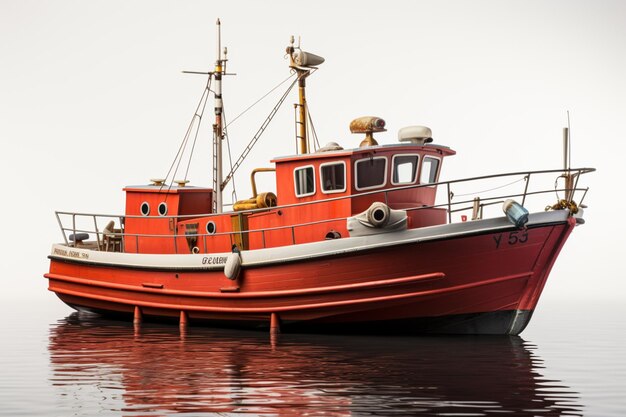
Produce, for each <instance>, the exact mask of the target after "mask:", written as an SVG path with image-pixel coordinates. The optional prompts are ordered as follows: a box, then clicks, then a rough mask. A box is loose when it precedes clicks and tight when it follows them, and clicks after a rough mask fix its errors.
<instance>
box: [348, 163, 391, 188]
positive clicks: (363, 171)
mask: <svg viewBox="0 0 626 417" xmlns="http://www.w3.org/2000/svg"><path fill="white" fill-rule="evenodd" d="M355 173H356V189H357V190H368V189H370V188H378V187H382V186H383V185H385V182H387V158H385V157H384V156H378V157H375V158H365V159H360V160H358V161H356V163H355Z"/></svg>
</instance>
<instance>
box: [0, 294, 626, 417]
mask: <svg viewBox="0 0 626 417" xmlns="http://www.w3.org/2000/svg"><path fill="white" fill-rule="evenodd" d="M46 306H47V304H45V305H44V306H33V308H32V309H31V310H30V311H31V312H33V313H36V312H38V311H39V312H41V313H43V314H30V315H22V316H19V315H14V316H13V318H12V319H9V320H7V321H5V326H6V327H7V328H8V329H7V330H5V331H4V333H5V334H8V335H10V336H11V337H8V338H6V339H5V341H4V342H3V343H2V346H3V349H2V350H3V355H2V359H1V362H2V363H1V365H2V377H1V378H0V401H1V404H3V407H2V410H0V415H6V416H9V415H10V416H15V415H59V416H68V415H77V416H83V415H84V416H90V415H98V416H100V415H126V416H167V415H174V414H180V413H186V414H187V415H194V416H204V415H220V416H222V415H223V416H235V415H262V416H281V415H311V416H313V415H337V416H344V415H345V416H348V415H351V416H360V415H396V416H405V415H443V416H453V415H454V416H483V415H515V416H572V415H573V416H576V415H579V416H580V415H593V416H595V415H607V416H609V415H614V416H618V415H623V414H624V413H625V412H626V404H625V403H624V400H623V399H622V395H623V393H624V392H625V391H624V389H625V388H626V384H625V381H626V366H625V364H626V360H625V359H624V358H623V357H622V355H621V352H623V351H624V347H623V346H624V341H625V340H624V339H625V338H624V333H623V331H622V333H621V334H619V333H616V331H617V330H620V328H621V330H623V324H622V321H621V320H619V319H618V318H615V317H616V316H611V317H613V319H611V318H610V317H609V318H606V319H605V320H604V321H603V322H597V321H596V322H594V321H593V320H587V321H584V322H581V321H580V320H576V319H575V317H573V316H572V314H568V315H564V312H565V311H566V310H565V309H563V308H557V307H555V308H554V309H553V310H554V311H551V310H545V311H543V312H542V311H538V312H537V314H536V316H535V317H534V318H533V321H531V326H530V327H529V329H528V330H527V331H526V332H525V333H523V336H522V337H493V336H480V337H478V336H470V337H468V336H462V337H457V336H447V337H433V336H430V337H367V336H350V337H343V336H325V335H297V334H282V335H279V336H278V337H277V338H272V337H270V335H269V334H266V333H264V332H251V331H233V330H224V329H209V328H200V327H189V328H188V329H187V330H186V331H183V332H181V331H180V330H179V328H178V327H177V326H171V325H157V324H149V323H144V324H143V325H141V326H139V327H136V326H133V325H132V324H131V323H124V322H119V321H110V320H104V319H102V318H101V317H98V316H94V315H89V314H84V313H81V314H79V313H70V312H69V311H68V310H63V309H60V308H58V307H54V308H52V307H50V306H48V307H46ZM605 310H606V308H605ZM51 311H54V314H57V316H56V317H55V316H54V314H46V313H50V312H51ZM58 313H61V314H58ZM570 313H571V311H570ZM559 314H560V316H559ZM597 315H598V317H599V316H600V313H599V312H597ZM5 317H7V316H6V315H5ZM581 317H582V315H581ZM585 317H586V316H585ZM536 322H537V325H536V326H534V325H535V323H536ZM593 324H595V327H594V326H593ZM533 326H534V327H533ZM584 327H587V328H588V331H586V332H585V331H582V330H583V328H584ZM611 333H612V334H611Z"/></svg>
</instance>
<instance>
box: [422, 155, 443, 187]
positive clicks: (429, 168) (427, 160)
mask: <svg viewBox="0 0 626 417" xmlns="http://www.w3.org/2000/svg"><path fill="white" fill-rule="evenodd" d="M438 171H439V159H437V158H433V157H430V156H426V157H424V161H423V162H422V176H421V183H422V184H433V183H435V182H437V172H438Z"/></svg>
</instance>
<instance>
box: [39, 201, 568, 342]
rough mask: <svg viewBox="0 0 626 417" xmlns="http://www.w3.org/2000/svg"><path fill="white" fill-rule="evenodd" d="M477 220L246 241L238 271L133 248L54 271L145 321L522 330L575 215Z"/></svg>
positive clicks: (71, 297)
mask: <svg viewBox="0 0 626 417" xmlns="http://www.w3.org/2000/svg"><path fill="white" fill-rule="evenodd" d="M531 218H532V217H531ZM471 223H474V224H473V225H470V224H469V222H468V225H467V226H466V227H465V228H462V227H461V228H459V226H455V227H457V228H456V229H451V228H450V227H448V226H452V225H446V226H440V227H438V228H425V229H430V230H421V231H415V232H413V231H410V232H406V233H400V234H395V233H389V234H387V235H386V236H376V237H365V238H362V239H360V240H355V241H354V242H352V243H351V242H346V241H348V239H340V240H343V241H344V242H337V243H334V242H329V243H324V242H321V243H320V244H308V246H307V245H298V246H299V247H298V248H285V249H284V250H282V252H281V251H280V248H277V249H272V250H271V251H270V250H268V251H266V252H262V251H255V252H260V253H257V254H246V253H245V252H244V253H242V258H243V260H244V262H243V265H242V266H243V269H242V273H241V276H240V277H239V278H238V279H237V280H236V281H230V280H228V279H227V278H226V277H224V274H223V265H221V264H219V262H218V265H205V267H198V268H195V267H186V266H180V265H178V266H177V265H176V262H174V261H177V260H178V259H179V258H176V256H187V257H189V255H170V256H174V258H168V259H169V260H170V262H169V263H168V262H166V263H162V264H160V265H148V264H145V265H144V264H137V263H136V264H134V265H133V264H130V263H129V262H128V259H132V258H129V257H118V258H119V259H117V261H118V262H117V263H115V262H96V261H94V260H90V259H88V257H85V255H84V254H83V252H81V251H74V254H73V255H72V256H62V255H59V254H58V253H57V255H54V248H53V255H52V256H51V267H50V272H49V273H48V274H46V277H47V278H48V279H49V289H50V290H51V291H53V292H55V293H56V294H57V295H58V296H59V298H61V300H63V301H64V302H65V303H67V304H68V305H70V306H72V307H74V308H76V309H78V310H88V311H93V312H98V313H103V314H107V315H117V316H122V317H129V318H130V317H133V315H135V314H136V313H135V312H136V310H137V309H139V310H140V312H141V317H142V318H143V319H146V320H153V319H154V320H165V321H167V320H171V321H174V320H178V319H179V318H180V317H181V312H183V313H184V316H185V320H187V321H188V322H190V323H192V324H194V323H205V324H209V325H214V326H228V327H252V328H268V327H270V317H271V316H272V314H274V315H276V317H277V318H279V320H280V325H281V330H282V331H313V332H324V333H333V332H341V333H399V334H415V333H459V334H468V333H470V334H519V333H520V332H521V331H522V330H523V329H524V328H525V327H526V325H527V324H528V321H529V320H530V317H531V316H532V312H533V311H534V309H535V306H536V304H537V301H538V299H539V296H540V294H541V291H542V289H543V287H544V285H545V282H546V279H547V277H548V274H549V272H550V269H551V268H552V265H553V264H554V262H555V260H556V257H557V255H558V253H559V251H560V250H561V248H562V246H563V244H564V243H565V241H566V240H567V237H568V236H569V234H570V233H571V231H572V230H573V228H574V226H575V224H576V219H575V218H573V217H568V216H567V215H566V213H558V214H556V215H552V214H550V215H547V214H546V215H542V216H535V217H534V220H533V221H531V222H529V227H528V229H526V230H518V229H515V228H514V227H512V226H511V225H510V224H507V223H506V222H505V221H500V220H498V221H495V222H494V221H492V222H491V223H489V222H487V221H484V222H483V223H481V222H471ZM342 245H343V246H342ZM294 251H295V252H294ZM307 251H308V252H307ZM307 253H308V256H307ZM294 254H295V255H294ZM124 255H125V254H124ZM132 256H135V257H137V256H139V255H132ZM204 258H207V257H203V258H198V259H200V260H202V259H204ZM215 258H216V259H218V258H224V256H218V257H215ZM218 260H221V259H218ZM207 264H208V261H207ZM167 265H172V266H171V267H168V266H167Z"/></svg>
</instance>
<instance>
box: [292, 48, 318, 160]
mask: <svg viewBox="0 0 626 417" xmlns="http://www.w3.org/2000/svg"><path fill="white" fill-rule="evenodd" d="M287 54H288V55H289V57H290V60H289V67H290V68H292V69H293V70H294V71H296V74H297V76H298V103H297V104H295V107H296V109H297V112H296V125H297V131H296V140H297V142H298V153H299V154H300V155H303V154H306V153H309V148H308V140H307V139H308V138H307V133H306V132H307V128H306V125H307V107H306V78H307V77H308V76H309V75H311V71H312V70H316V69H317V68H316V67H315V66H316V65H320V64H321V63H323V62H324V58H322V57H321V56H318V55H315V54H312V53H310V52H304V51H303V50H302V49H300V41H298V46H294V37H293V36H292V37H291V39H290V42H289V46H288V47H287Z"/></svg>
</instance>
